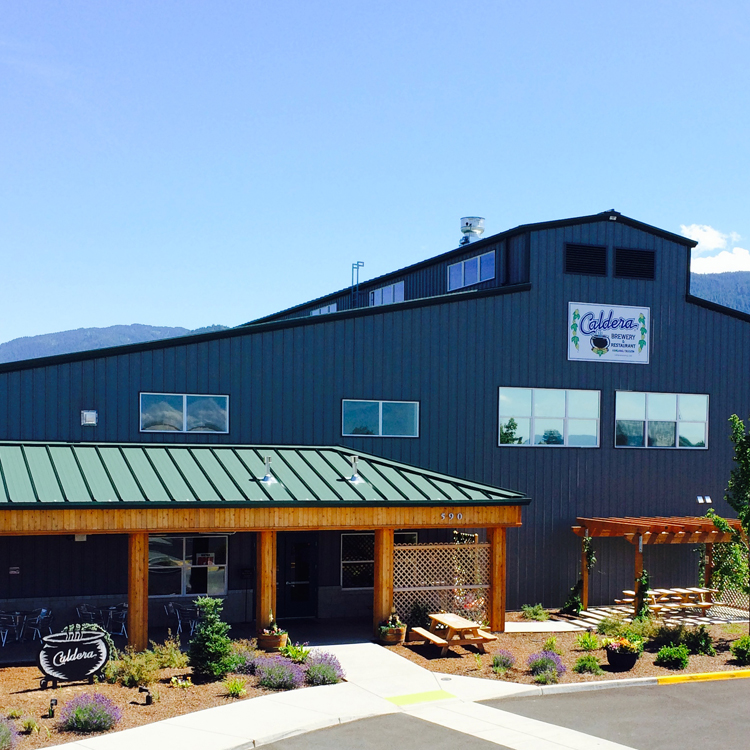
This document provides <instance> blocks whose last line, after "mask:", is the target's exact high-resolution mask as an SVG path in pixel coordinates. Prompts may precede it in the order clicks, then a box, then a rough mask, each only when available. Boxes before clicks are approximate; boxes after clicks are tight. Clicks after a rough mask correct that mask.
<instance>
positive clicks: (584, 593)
mask: <svg viewBox="0 0 750 750" xmlns="http://www.w3.org/2000/svg"><path fill="white" fill-rule="evenodd" d="M581 605H582V608H583V609H584V611H585V610H587V609H588V608H589V565H588V560H587V559H586V535H584V538H583V540H582V541H581Z"/></svg>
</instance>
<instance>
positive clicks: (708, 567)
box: [703, 543, 714, 602]
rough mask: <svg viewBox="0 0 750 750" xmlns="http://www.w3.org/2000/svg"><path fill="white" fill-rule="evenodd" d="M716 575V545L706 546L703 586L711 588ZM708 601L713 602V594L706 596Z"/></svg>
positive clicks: (709, 593)
mask: <svg viewBox="0 0 750 750" xmlns="http://www.w3.org/2000/svg"><path fill="white" fill-rule="evenodd" d="M713 575H714V545H713V544H710V543H708V544H706V558H705V566H704V569H703V585H704V586H705V587H706V588H707V589H710V588H711V579H712V578H713ZM706 600H707V601H709V602H710V601H713V594H712V593H711V592H710V591H709V592H708V593H707V594H706Z"/></svg>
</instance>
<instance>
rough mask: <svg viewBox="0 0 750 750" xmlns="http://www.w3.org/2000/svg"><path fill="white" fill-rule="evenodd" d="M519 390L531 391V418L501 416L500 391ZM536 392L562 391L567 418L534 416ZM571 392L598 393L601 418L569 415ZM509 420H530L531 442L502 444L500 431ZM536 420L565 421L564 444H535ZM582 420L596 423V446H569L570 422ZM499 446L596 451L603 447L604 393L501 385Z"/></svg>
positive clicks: (498, 401) (498, 395)
mask: <svg viewBox="0 0 750 750" xmlns="http://www.w3.org/2000/svg"><path fill="white" fill-rule="evenodd" d="M511 388H513V389H517V390H524V391H531V414H530V415H529V416H523V415H520V414H517V415H515V416H506V415H503V414H500V391H502V390H504V389H505V390H509V389H511ZM535 391H562V392H563V393H565V416H563V417H537V416H535V415H534V392H535ZM570 392H586V393H596V396H597V404H598V411H599V416H598V417H596V419H594V418H592V417H576V416H570V415H569V414H568V393H570ZM509 419H528V420H529V442H528V443H526V444H522V443H520V444H519V443H501V442H500V430H501V428H502V426H503V423H504V422H507V421H508V420H509ZM536 419H562V420H563V442H562V443H535V442H533V440H534V421H535V420H536ZM571 419H572V420H581V421H589V422H591V421H596V445H568V443H567V440H568V422H569V421H570V420H571ZM497 420H498V424H497V446H498V448H580V449H584V450H587V449H592V448H593V449H596V448H601V447H602V392H601V391H600V390H597V389H594V388H534V387H532V386H522V385H501V386H498V388H497Z"/></svg>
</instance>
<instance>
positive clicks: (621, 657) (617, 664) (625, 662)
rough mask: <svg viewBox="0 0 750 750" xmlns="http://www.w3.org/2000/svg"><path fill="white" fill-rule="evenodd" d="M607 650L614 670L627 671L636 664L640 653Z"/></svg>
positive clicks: (608, 659) (610, 664)
mask: <svg viewBox="0 0 750 750" xmlns="http://www.w3.org/2000/svg"><path fill="white" fill-rule="evenodd" d="M606 651H607V661H608V662H609V666H610V667H611V668H612V671H613V672H627V671H628V670H629V669H632V668H633V667H634V666H635V663H636V662H637V661H638V657H639V656H640V654H628V653H622V652H620V651H610V650H609V649H606Z"/></svg>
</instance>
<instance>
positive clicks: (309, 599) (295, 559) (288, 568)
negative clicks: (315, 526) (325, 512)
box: [276, 531, 318, 618]
mask: <svg viewBox="0 0 750 750" xmlns="http://www.w3.org/2000/svg"><path fill="white" fill-rule="evenodd" d="M276 549H277V554H278V558H277V559H278V577H277V582H278V587H277V590H276V607H277V609H278V613H277V616H278V617H279V618H284V617H316V616H317V614H318V576H317V572H318V565H317V561H318V535H317V534H316V533H315V532H309V531H308V532H305V531H292V532H280V533H279V534H278V537H277V542H276Z"/></svg>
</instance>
